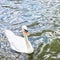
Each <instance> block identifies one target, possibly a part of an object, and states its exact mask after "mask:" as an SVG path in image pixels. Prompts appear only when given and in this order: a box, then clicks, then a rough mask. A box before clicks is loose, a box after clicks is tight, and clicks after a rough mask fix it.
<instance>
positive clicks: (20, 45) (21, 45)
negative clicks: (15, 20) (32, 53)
mask: <svg viewBox="0 0 60 60" xmlns="http://www.w3.org/2000/svg"><path fill="white" fill-rule="evenodd" d="M5 34H6V37H7V38H8V41H9V42H10V45H11V48H12V49H13V50H16V51H18V52H26V53H27V46H26V42H25V39H24V38H23V37H19V36H16V35H15V34H14V33H13V32H12V31H10V30H5Z"/></svg>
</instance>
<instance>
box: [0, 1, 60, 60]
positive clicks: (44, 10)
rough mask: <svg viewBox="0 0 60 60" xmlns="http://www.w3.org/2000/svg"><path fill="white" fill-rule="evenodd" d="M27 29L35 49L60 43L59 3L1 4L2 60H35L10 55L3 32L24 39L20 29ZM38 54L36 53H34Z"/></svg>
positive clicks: (0, 40) (0, 48)
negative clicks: (56, 39) (12, 33)
mask: <svg viewBox="0 0 60 60" xmlns="http://www.w3.org/2000/svg"><path fill="white" fill-rule="evenodd" d="M22 25H26V26H28V29H29V32H30V36H29V40H30V42H31V43H32V45H33V47H34V48H35V49H37V47H38V46H39V45H40V44H41V43H44V44H45V43H46V44H47V43H50V42H51V41H52V40H53V39H55V38H59V39H60V0H0V59H1V60H4V59H5V60H33V58H34V57H35V56H33V54H31V55H27V54H22V53H21V54H19V53H16V52H14V51H11V48H10V45H9V42H8V40H7V38H6V36H5V34H4V31H3V30H4V28H6V29H10V30H12V31H13V32H14V33H15V34H16V35H18V36H20V35H21V36H22V31H21V26H22ZM34 53H35V52H34Z"/></svg>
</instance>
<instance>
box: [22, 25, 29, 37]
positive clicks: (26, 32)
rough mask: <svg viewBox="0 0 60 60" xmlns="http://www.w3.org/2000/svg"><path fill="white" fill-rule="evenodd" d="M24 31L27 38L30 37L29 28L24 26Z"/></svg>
mask: <svg viewBox="0 0 60 60" xmlns="http://www.w3.org/2000/svg"><path fill="white" fill-rule="evenodd" d="M22 30H23V31H24V33H25V34H26V35H27V36H28V35H29V32H28V28H27V26H25V25H23V26H22Z"/></svg>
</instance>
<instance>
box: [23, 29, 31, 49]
mask: <svg viewBox="0 0 60 60" xmlns="http://www.w3.org/2000/svg"><path fill="white" fill-rule="evenodd" d="M23 35H24V38H25V42H26V45H27V48H29V47H30V45H29V43H28V37H27V35H26V34H25V32H24V30H23Z"/></svg>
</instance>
